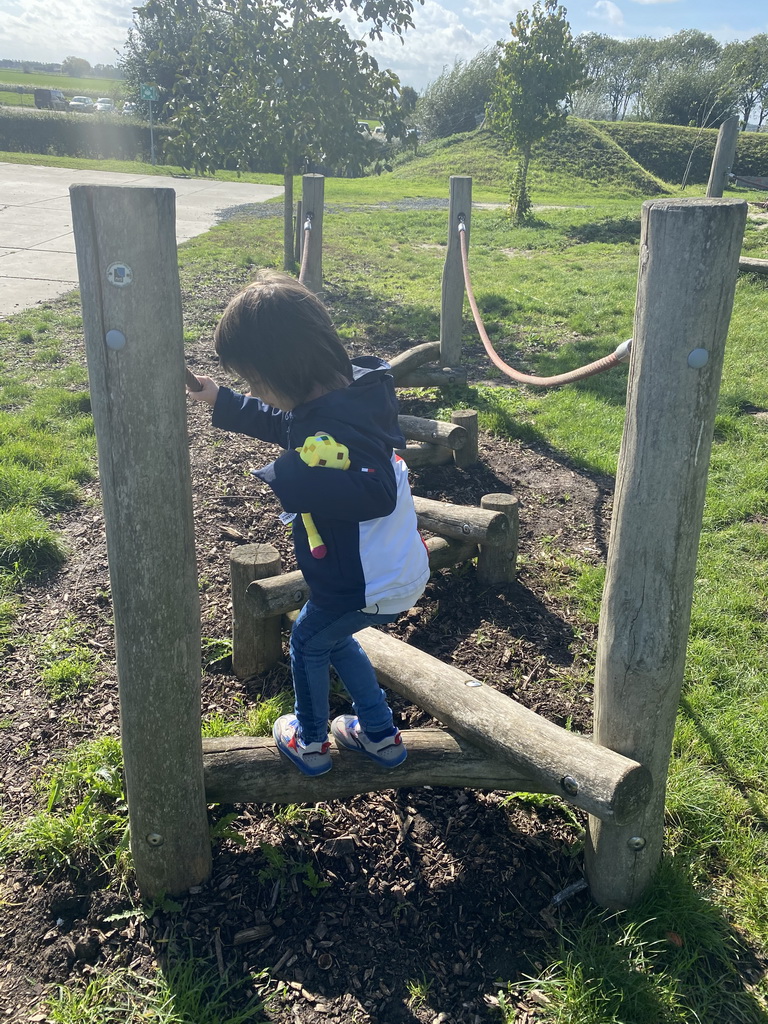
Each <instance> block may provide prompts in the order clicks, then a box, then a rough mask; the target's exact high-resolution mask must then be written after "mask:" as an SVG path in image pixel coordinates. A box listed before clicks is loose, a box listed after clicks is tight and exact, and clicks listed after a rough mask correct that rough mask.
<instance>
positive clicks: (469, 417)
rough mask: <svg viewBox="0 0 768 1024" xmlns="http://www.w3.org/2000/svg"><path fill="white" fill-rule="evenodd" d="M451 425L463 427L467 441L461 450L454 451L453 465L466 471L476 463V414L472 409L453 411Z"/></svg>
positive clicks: (477, 441) (477, 440) (477, 433)
mask: <svg viewBox="0 0 768 1024" xmlns="http://www.w3.org/2000/svg"><path fill="white" fill-rule="evenodd" d="M451 423H455V424H457V426H460V427H464V429H465V430H466V432H467V439H466V441H465V442H464V444H463V445H462V446H461V448H457V449H455V451H454V453H453V461H454V465H455V466H456V467H457V468H458V469H467V468H468V467H469V466H474V464H475V463H476V462H477V455H478V443H479V430H478V425H477V413H476V412H475V410H474V409H454V411H453V412H452V413H451Z"/></svg>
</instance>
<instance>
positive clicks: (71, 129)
mask: <svg viewBox="0 0 768 1024" xmlns="http://www.w3.org/2000/svg"><path fill="white" fill-rule="evenodd" d="M154 134H155V156H156V159H157V162H158V163H163V151H164V148H165V146H166V145H167V142H168V140H169V139H170V138H172V136H173V135H174V134H175V130H174V129H173V128H168V127H166V126H160V127H156V128H155V129H154ZM0 150H5V151H6V152H8V153H41V154H45V155H47V156H72V157H81V158H84V159H90V160H142V161H145V162H149V160H150V155H151V140H150V131H149V125H147V124H137V123H136V122H135V121H129V120H125V119H122V118H121V119H116V118H115V117H113V116H112V117H110V116H109V115H107V116H105V117H102V116H100V115H99V114H75V113H73V114H66V113H60V112H58V111H52V110H26V111H21V110H18V111H17V110H5V109H0Z"/></svg>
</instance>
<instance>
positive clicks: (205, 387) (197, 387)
mask: <svg viewBox="0 0 768 1024" xmlns="http://www.w3.org/2000/svg"><path fill="white" fill-rule="evenodd" d="M187 394H188V395H189V397H190V398H191V399H192V400H193V401H194V402H205V404H206V405H210V406H211V408H213V406H214V405H216V398H217V397H218V394H219V385H218V384H217V383H216V381H215V380H212V379H211V378H210V377H196V376H195V374H194V373H192V371H191V370H187Z"/></svg>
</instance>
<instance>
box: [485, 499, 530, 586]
mask: <svg viewBox="0 0 768 1024" xmlns="http://www.w3.org/2000/svg"><path fill="white" fill-rule="evenodd" d="M480 507H481V508H484V509H489V510H491V511H494V512H503V513H504V515H505V516H506V517H507V521H508V522H509V530H508V531H507V536H506V537H505V538H504V541H503V543H501V544H480V550H479V552H478V555H477V578H478V580H480V582H481V583H488V584H494V583H512V582H513V581H514V579H515V574H516V570H517V547H518V543H519V538H520V502H519V501H518V500H517V498H516V497H515V496H514V495H512V494H484V495H483V496H482V498H481V499H480Z"/></svg>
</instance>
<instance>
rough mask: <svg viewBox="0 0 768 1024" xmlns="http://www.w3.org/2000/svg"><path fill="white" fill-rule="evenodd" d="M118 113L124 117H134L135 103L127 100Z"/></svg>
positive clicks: (135, 111)
mask: <svg viewBox="0 0 768 1024" xmlns="http://www.w3.org/2000/svg"><path fill="white" fill-rule="evenodd" d="M120 113H121V114H123V116H124V117H136V115H137V114H138V110H137V109H136V104H135V103H132V102H131V101H130V100H128V101H127V102H126V103H124V104H123V109H122V110H121V111H120Z"/></svg>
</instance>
